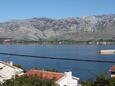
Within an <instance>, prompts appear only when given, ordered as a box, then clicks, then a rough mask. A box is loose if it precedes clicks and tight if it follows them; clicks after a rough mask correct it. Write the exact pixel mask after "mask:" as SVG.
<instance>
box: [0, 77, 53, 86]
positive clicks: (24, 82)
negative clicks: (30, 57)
mask: <svg viewBox="0 0 115 86" xmlns="http://www.w3.org/2000/svg"><path fill="white" fill-rule="evenodd" d="M0 86H55V84H54V80H53V79H52V80H48V79H44V78H41V77H36V76H26V75H25V76H21V77H17V78H16V79H11V80H7V81H6V82H5V83H3V84H1V85H0Z"/></svg>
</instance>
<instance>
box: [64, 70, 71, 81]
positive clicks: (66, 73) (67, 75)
mask: <svg viewBox="0 0 115 86" xmlns="http://www.w3.org/2000/svg"><path fill="white" fill-rule="evenodd" d="M64 74H65V76H66V77H68V78H69V79H71V78H72V72H71V71H70V72H65V73H64Z"/></svg>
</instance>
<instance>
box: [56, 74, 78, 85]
mask: <svg viewBox="0 0 115 86" xmlns="http://www.w3.org/2000/svg"><path fill="white" fill-rule="evenodd" d="M57 83H58V85H59V86H78V80H77V79H74V78H72V73H71V72H66V73H65V76H64V77H62V78H61V80H60V81H58V82H57Z"/></svg>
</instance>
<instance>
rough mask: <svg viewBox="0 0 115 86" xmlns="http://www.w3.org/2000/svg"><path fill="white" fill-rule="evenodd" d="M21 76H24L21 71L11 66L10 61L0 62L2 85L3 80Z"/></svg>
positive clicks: (0, 80)
mask: <svg viewBox="0 0 115 86" xmlns="http://www.w3.org/2000/svg"><path fill="white" fill-rule="evenodd" d="M22 74H24V73H23V70H22V69H20V68H18V67H15V66H13V62H12V61H9V62H3V61H0V83H3V82H4V81H5V80H8V79H11V78H15V76H20V75H22Z"/></svg>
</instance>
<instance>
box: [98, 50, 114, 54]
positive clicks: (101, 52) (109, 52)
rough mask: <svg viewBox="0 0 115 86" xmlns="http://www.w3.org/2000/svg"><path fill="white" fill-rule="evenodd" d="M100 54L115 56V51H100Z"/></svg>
mask: <svg viewBox="0 0 115 86" xmlns="http://www.w3.org/2000/svg"><path fill="white" fill-rule="evenodd" d="M98 53H99V54H115V50H99V51H98Z"/></svg>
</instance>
